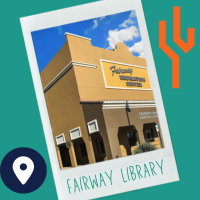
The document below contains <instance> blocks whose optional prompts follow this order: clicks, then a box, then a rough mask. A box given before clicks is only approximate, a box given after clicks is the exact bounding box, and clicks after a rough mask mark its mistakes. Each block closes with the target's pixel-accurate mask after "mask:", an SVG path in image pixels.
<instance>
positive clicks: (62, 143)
mask: <svg viewBox="0 0 200 200" xmlns="http://www.w3.org/2000/svg"><path fill="white" fill-rule="evenodd" d="M60 136H63V138H64V142H61V143H59V142H58V137H60ZM65 143H66V140H65V134H64V133H62V134H60V135H57V136H56V144H57V145H60V144H65Z"/></svg>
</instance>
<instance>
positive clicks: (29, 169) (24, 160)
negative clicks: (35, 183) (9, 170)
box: [13, 156, 34, 185]
mask: <svg viewBox="0 0 200 200" xmlns="http://www.w3.org/2000/svg"><path fill="white" fill-rule="evenodd" d="M21 164H25V165H26V169H25V170H22V169H21V168H20V165H21ZM33 170H34V163H33V161H32V160H31V159H30V158H28V157H26V156H21V157H18V158H17V159H16V160H15V161H14V162H13V171H14V173H15V175H16V177H17V178H18V179H19V181H20V182H21V184H23V185H24V184H25V183H26V182H27V181H28V179H29V178H30V176H31V175H32V173H33Z"/></svg>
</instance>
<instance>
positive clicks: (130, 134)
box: [127, 132, 137, 147]
mask: <svg viewBox="0 0 200 200" xmlns="http://www.w3.org/2000/svg"><path fill="white" fill-rule="evenodd" d="M127 137H128V141H129V144H130V146H131V147H132V146H135V145H136V143H137V141H136V138H135V133H134V132H128V133H127Z"/></svg>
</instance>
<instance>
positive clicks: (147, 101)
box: [20, 0, 179, 200]
mask: <svg viewBox="0 0 200 200" xmlns="http://www.w3.org/2000/svg"><path fill="white" fill-rule="evenodd" d="M20 20H21V26H22V31H23V35H24V40H25V45H26V50H27V54H28V59H29V64H30V69H31V73H32V78H33V83H34V87H35V93H36V97H37V102H38V106H39V110H40V115H41V120H42V125H43V129H44V134H45V139H46V144H47V148H48V153H49V158H50V161H51V167H52V171H53V176H54V181H55V185H56V189H57V194H58V198H59V200H66V199H67V200H70V199H94V198H99V197H103V196H107V195H113V194H117V193H122V192H127V191H131V190H137V189H141V188H146V187H150V186H155V185H159V184H164V183H169V182H173V181H178V180H179V176H178V171H177V167H176V162H175V157H174V153H173V148H172V143H171V139H170V134H169V129H168V125H167V120H166V116H165V110H164V106H163V102H162V97H161V93H160V88H159V83H158V78H157V74H156V69H155V65H154V60H153V55H152V51H151V46H150V41H149V37H148V31H147V28H146V23H145V18H144V13H143V9H142V4H141V1H140V0H125V1H122V0H106V1H98V2H95V3H90V4H85V5H80V6H76V7H71V8H64V9H62V10H56V11H51V12H48V13H42V14H38V15H34V16H28V17H24V18H21V19H20Z"/></svg>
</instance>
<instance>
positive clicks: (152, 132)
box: [143, 123, 161, 149]
mask: <svg viewBox="0 0 200 200" xmlns="http://www.w3.org/2000/svg"><path fill="white" fill-rule="evenodd" d="M155 125H156V123H149V124H144V126H143V127H144V128H143V133H144V138H145V141H146V142H150V143H151V144H152V145H155V146H156V147H157V149H160V148H161V139H160V138H159V137H160V136H159V134H158V133H157V130H156V127H155Z"/></svg>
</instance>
